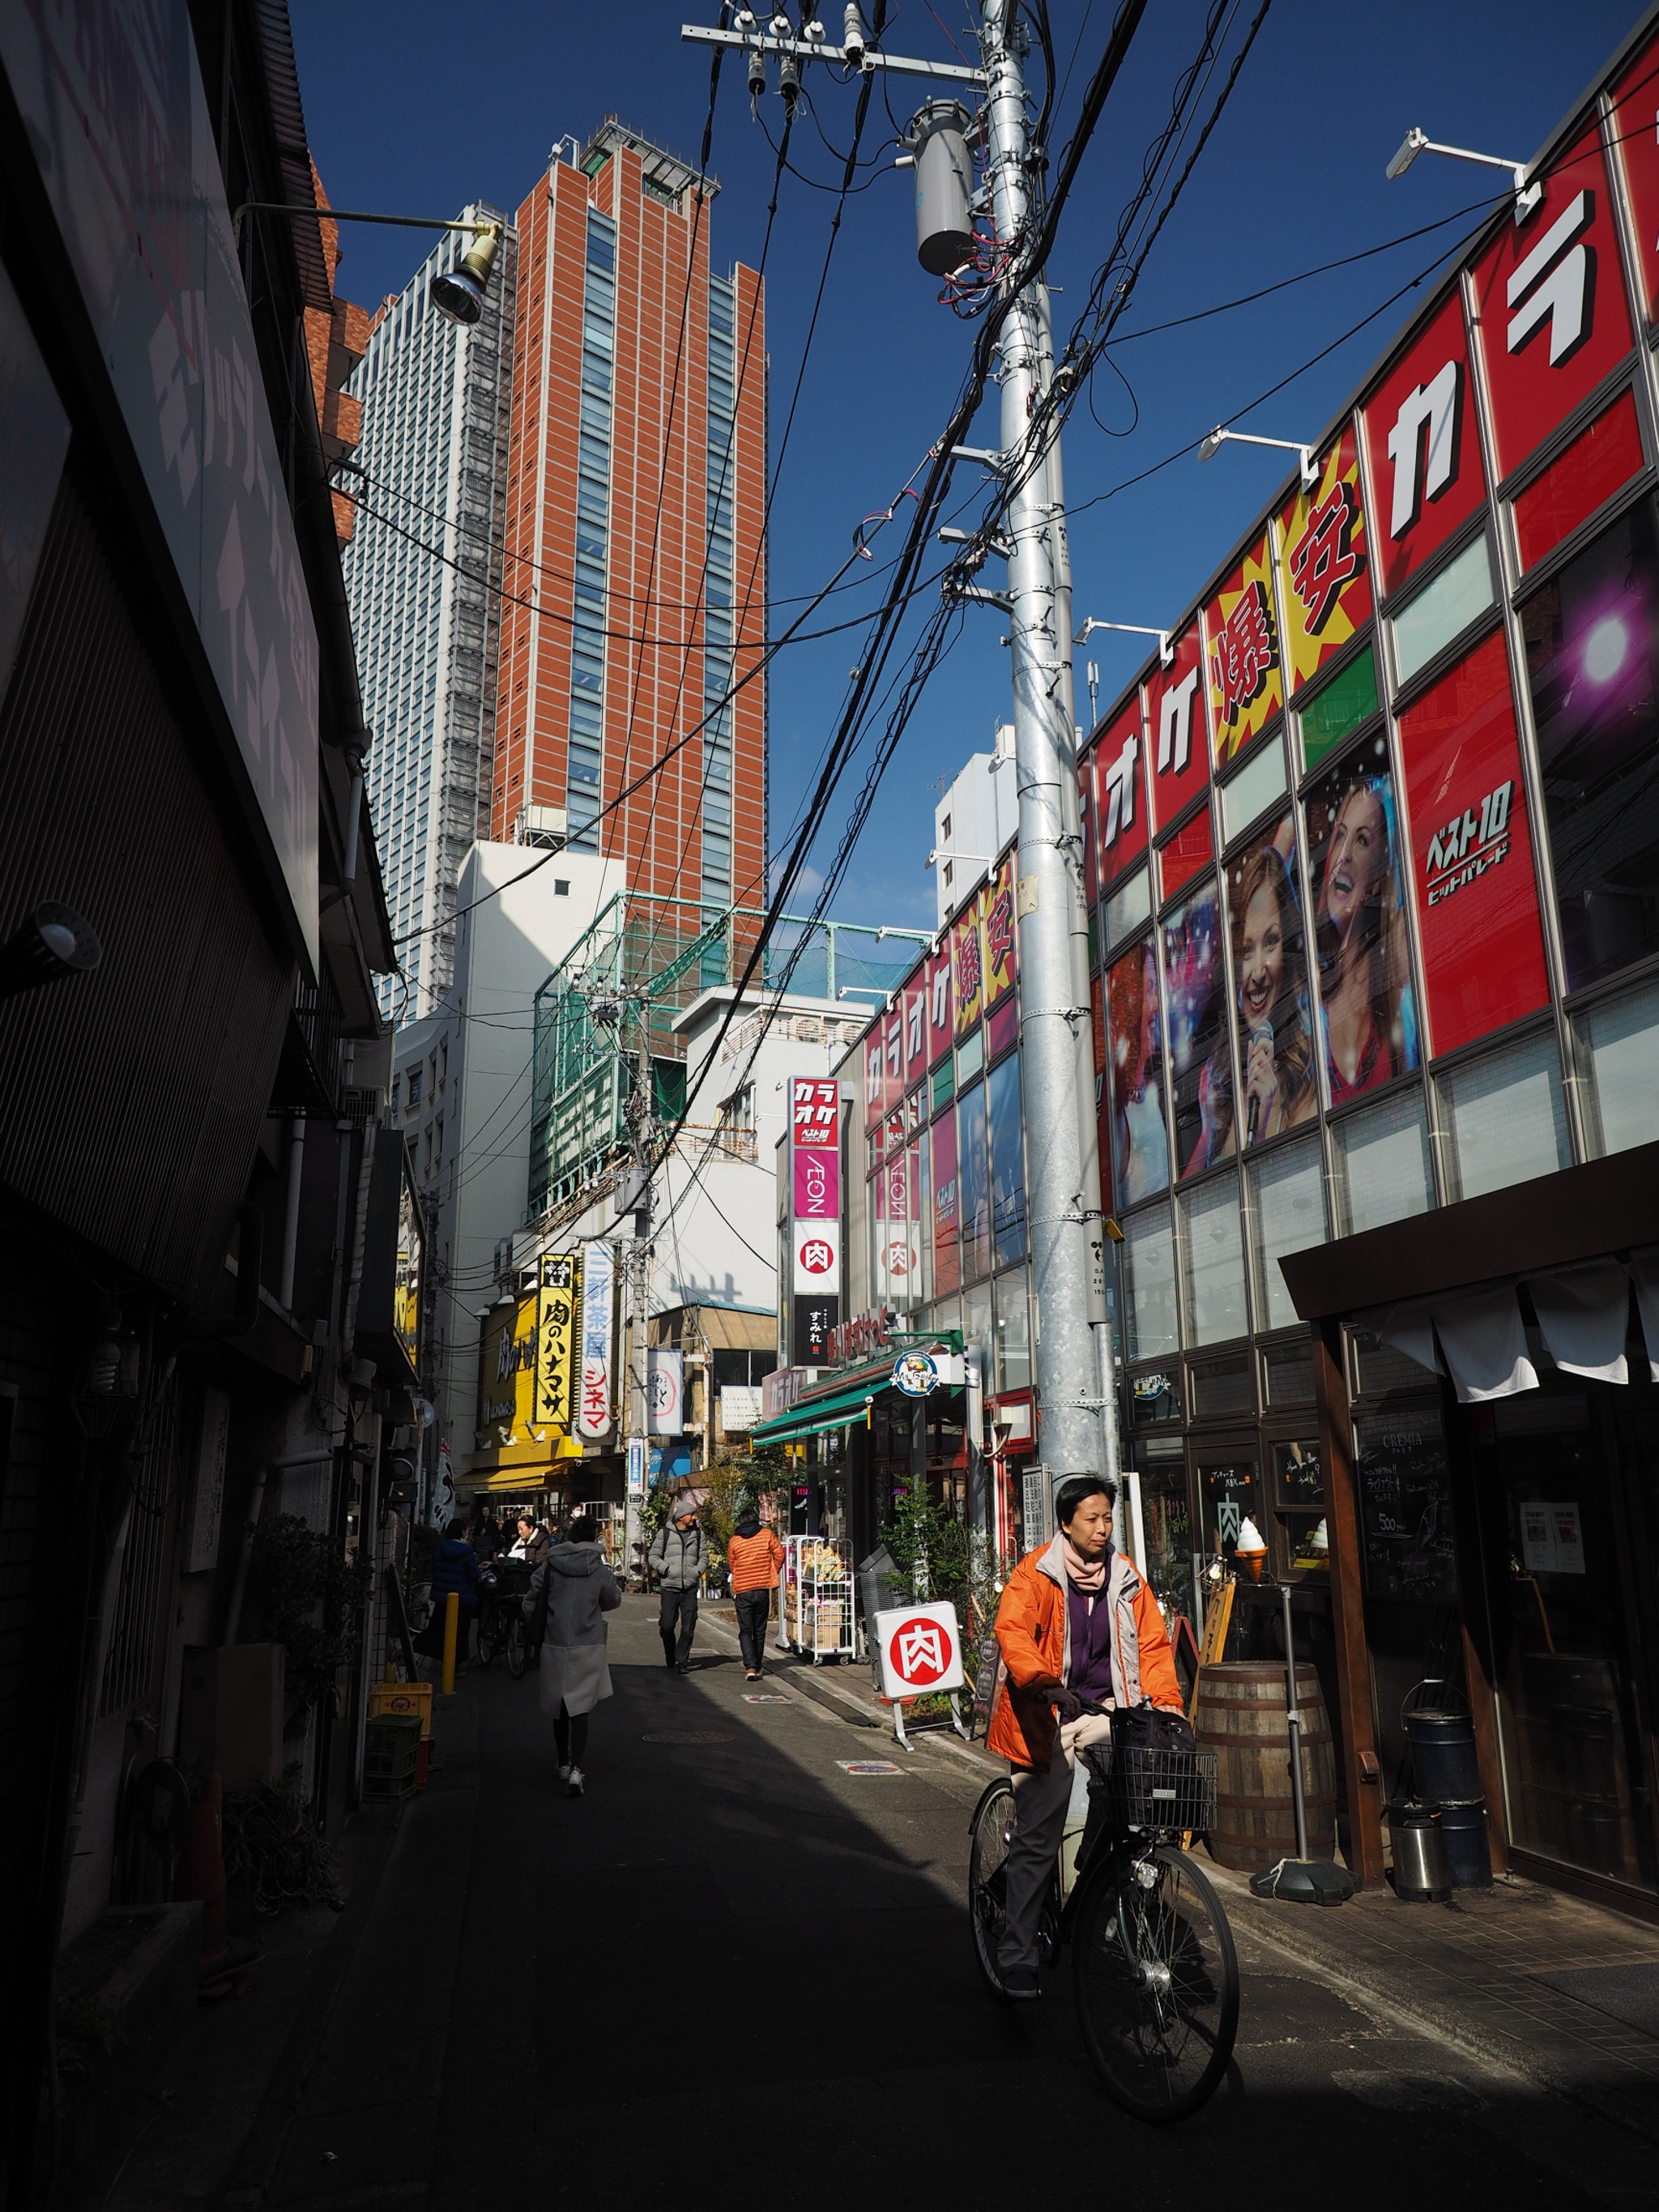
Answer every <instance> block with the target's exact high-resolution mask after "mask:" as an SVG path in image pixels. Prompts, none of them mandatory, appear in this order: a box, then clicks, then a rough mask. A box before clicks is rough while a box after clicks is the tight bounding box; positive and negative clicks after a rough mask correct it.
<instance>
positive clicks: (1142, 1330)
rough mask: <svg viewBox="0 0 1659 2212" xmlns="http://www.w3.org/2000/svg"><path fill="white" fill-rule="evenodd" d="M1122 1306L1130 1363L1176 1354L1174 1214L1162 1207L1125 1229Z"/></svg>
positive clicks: (1141, 1215)
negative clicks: (1125, 1319) (1172, 1225)
mask: <svg viewBox="0 0 1659 2212" xmlns="http://www.w3.org/2000/svg"><path fill="white" fill-rule="evenodd" d="M1123 1279H1124V1304H1125V1305H1126V1306H1127V1310H1128V1311H1127V1319H1128V1327H1127V1330H1126V1332H1125V1334H1127V1338H1128V1346H1127V1355H1126V1356H1127V1358H1130V1359H1158V1358H1163V1357H1164V1354H1165V1353H1167V1352H1174V1351H1176V1350H1177V1349H1178V1347H1179V1345H1180V1341H1181V1339H1180V1332H1179V1330H1178V1329H1177V1328H1176V1287H1175V1235H1174V1231H1173V1230H1172V1228H1171V1226H1170V1210H1169V1208H1168V1206H1158V1207H1157V1208H1156V1209H1155V1210H1154V1211H1153V1212H1150V1213H1138V1214H1136V1215H1135V1216H1134V1218H1133V1219H1132V1220H1130V1221H1127V1222H1125V1224H1124V1225H1123Z"/></svg>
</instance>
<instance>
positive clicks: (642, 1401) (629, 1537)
mask: <svg viewBox="0 0 1659 2212" xmlns="http://www.w3.org/2000/svg"><path fill="white" fill-rule="evenodd" d="M639 1015H640V1046H639V1066H638V1073H637V1074H636V1077H635V1093H634V1100H633V1104H634V1112H633V1114H632V1115H631V1116H630V1119H631V1120H632V1122H633V1131H632V1134H633V1138H634V1148H635V1157H636V1158H637V1159H638V1161H639V1163H640V1168H641V1174H640V1192H639V1202H638V1204H637V1206H635V1211H634V1237H633V1241H632V1243H631V1244H630V1245H629V1269H628V1273H629V1278H630V1279H631V1282H632V1285H633V1301H634V1325H633V1344H632V1348H631V1350H630V1352H629V1361H628V1390H627V1395H626V1397H625V1399H624V1401H623V1498H624V1500H625V1503H624V1505H623V1574H624V1576H626V1575H629V1574H631V1573H632V1572H633V1568H634V1547H635V1544H636V1543H637V1542H638V1541H639V1534H640V1510H641V1500H642V1499H643V1497H644V1494H645V1483H646V1470H647V1467H648V1466H649V1464H650V1455H651V1438H650V1428H651V1422H650V1416H649V1411H648V1406H647V1387H646V1385H647V1370H648V1369H649V1366H650V1354H649V1352H648V1349H647V1344H646V1334H647V1328H646V1325H647V1321H648V1319H649V1316H650V1308H651V1178H650V1175H649V1172H648V1170H647V1168H646V1162H647V1160H648V1158H649V1157H650V1153H649V1150H648V1144H649V1138H650V1133H651V1120H652V1114H651V1108H652V1103H653V1102H652V1096H651V1017H650V1006H649V1003H648V1001H647V1000H646V998H645V997H644V995H643V994H641V999H640V1006H639Z"/></svg>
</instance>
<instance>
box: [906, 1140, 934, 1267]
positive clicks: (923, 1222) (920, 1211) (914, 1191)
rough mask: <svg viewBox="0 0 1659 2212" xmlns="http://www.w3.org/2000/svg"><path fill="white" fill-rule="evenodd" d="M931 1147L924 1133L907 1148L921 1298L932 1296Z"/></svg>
mask: <svg viewBox="0 0 1659 2212" xmlns="http://www.w3.org/2000/svg"><path fill="white" fill-rule="evenodd" d="M932 1149H933V1148H932V1146H930V1145H929V1144H928V1141H927V1133H926V1132H924V1133H923V1134H922V1136H921V1138H920V1139H918V1141H917V1142H916V1143H915V1144H913V1145H912V1146H911V1147H910V1197H911V1204H912V1206H913V1208H914V1210H915V1222H916V1236H915V1246H916V1268H917V1276H918V1279H917V1283H916V1288H915V1296H916V1297H921V1298H931V1297H933V1237H931V1235H930V1234H929V1233H928V1232H929V1225H930V1224H931V1223H932V1221H933V1188H932V1186H933V1177H932V1176H930V1175H929V1173H928V1167H929V1159H930V1154H931V1152H932Z"/></svg>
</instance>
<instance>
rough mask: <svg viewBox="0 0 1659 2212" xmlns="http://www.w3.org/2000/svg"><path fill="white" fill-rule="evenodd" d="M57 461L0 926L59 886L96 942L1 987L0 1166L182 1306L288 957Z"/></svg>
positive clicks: (277, 1021)
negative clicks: (18, 985)
mask: <svg viewBox="0 0 1659 2212" xmlns="http://www.w3.org/2000/svg"><path fill="white" fill-rule="evenodd" d="M76 459H77V456H76V453H71V456H70V470H69V472H68V474H67V475H66V477H65V479H64V483H63V485H62V487H61V489H60V490H59V493H58V503H57V506H56V507H55V509H54V511H53V514H52V524H51V527H50V530H49V532H48V534H47V540H46V549H45V551H44V553H43V555H42V556H41V562H40V570H39V572H38V574H37V575H36V578H35V583H34V590H33V598H32V600H31V603H30V607H29V614H28V619H27V623H26V625H25V629H24V632H23V637H22V641H21V646H20V647H19V651H18V656H17V661H16V665H15V670H14V672H13V676H12V681H11V684H10V686H9V690H8V691H7V694H6V697H5V701H4V703H3V708H0V792H3V793H4V801H3V807H4V827H3V836H0V937H4V936H9V934H10V933H11V932H12V931H13V930H14V929H15V927H17V926H18V924H19V922H20V921H21V920H22V919H23V917H24V916H25V915H27V913H28V912H29V910H30V909H31V908H33V906H34V904H35V903H36V902H38V901H39V900H40V899H43V898H52V899H63V900H65V901H67V902H68V903H69V904H70V906H72V907H75V908H77V909H78V910H79V911H80V912H81V913H82V914H84V915H86V917H87V918H88V921H90V922H91V923H92V925H93V927H94V929H95V930H96V931H97V933H98V935H99V937H100V939H101V941H102V944H103V948H104V959H103V964H102V966H101V967H100V969H98V970H97V971H96V973H95V974H94V975H82V976H74V977H71V978H70V979H69V980H68V981H64V982H60V983H54V984H52V985H51V986H50V987H46V988H44V989H41V990H38V991H33V992H30V993H28V994H26V995H24V996H23V997H21V998H17V999H14V1000H9V1001H8V1002H4V1003H0V1069H3V1070H4V1071H5V1081H4V1084H3V1085H0V1182H3V1183H5V1184H7V1185H9V1187H10V1188H12V1189H13V1190H15V1192H16V1193H18V1194H19V1195H21V1197H23V1198H26V1199H27V1200H31V1201H32V1202H33V1204H34V1205H36V1206H40V1207H41V1208H42V1209H43V1210H44V1211H45V1212H47V1213H49V1214H51V1215H52V1216H53V1217H55V1218H57V1219H58V1220H59V1221H62V1222H64V1224H66V1225H68V1226H69V1227H70V1228H71V1229H73V1230H75V1231H77V1232H78V1233H79V1234H80V1235H81V1236H82V1237H85V1238H86V1239H87V1240H88V1242H89V1243H91V1244H93V1245H94V1246H95V1247H97V1248H99V1249H101V1250H103V1251H105V1252H107V1253H109V1254H111V1255H112V1256H114V1257H115V1258H116V1259H118V1260H119V1261H122V1262H123V1263H124V1264H125V1266H127V1267H131V1268H132V1269H134V1270H135V1271H137V1273H140V1274H143V1275H145V1276H148V1277H149V1278H150V1279H152V1280H154V1281H155V1282H156V1283H158V1284H161V1285H163V1286H164V1287H166V1288H167V1289H168V1290H171V1291H174V1292H176V1293H177V1294H178V1295H179V1296H180V1297H185V1298H186V1299H188V1300H190V1301H191V1302H192V1303H196V1302H199V1301H200V1300H202V1299H203V1298H204V1297H206V1296H208V1295H209V1294H210V1292H211V1291H212V1290H213V1289H214V1288H215V1287H216V1284H217V1281H218V1277H219V1274H220V1271H221V1267H222V1256H223V1254H224V1250H225V1245H226V1240H227V1238H228V1235H229V1232H230V1229H231V1226H232V1224H233V1221H234V1216H235V1212H236V1208H237V1206H238V1204H239V1202H240V1199H241V1196H242V1194H243V1191H244V1189H245V1188H246V1182H247V1177H248V1173H249V1169H250V1165H251V1163H252V1156H253V1150H254V1146H255V1143H256V1141H257V1138H258V1129H259V1125H260V1121H261V1120H262V1118H263V1116H264V1111H265V1108H266V1104H267V1103H268V1101H269V1098H270V1086H271V1083H272V1080H273V1078H274V1076H275V1073H276V1062H277V1058H278V1055H279V1054H280V1051H281V1047H282V1037H283V1023H284V1019H285V1018H286V1014H287V1011H288V1008H289V1006H290V1004H291V1003H292V1000H293V984H294V971H293V968H292V966H291V963H290V962H289V958H288V957H287V956H286V955H285V954H279V953H278V952H276V951H274V950H273V949H272V946H271V944H270V940H269V939H268V938H267V937H266V935H265V933H264V928H263V927H262V926H261V922H260V920H259V917H258V913H257V912H256V909H255V908H254V905H253V902H252V898H251V897H250V896H249V893H248V891H247V890H246V886H245V884H244V880H243V876H242V872H241V870H240V867H239V866H238V863H237V860H236V856H235V854H234V849H233V847H232V843H231V841H230V839H229V838H228V836H227V834H226V831H225V829H224V828H223V826H222V823H221V820H220V817H219V816H218V814H217V813H216V811H215V809H214V807H213V805H211V803H210V799H209V795H208V793H207V790H206V789H205V787H204V783H203V781H202V778H201V775H199V773H198V771H197V765H196V763H195V761H194V760H193V759H192V757H191V751H190V750H189V748H188V747H187V745H186V743H185V734H184V732H183V731H182V730H181V728H180V726H179V722H178V720H177V719H176V718H175V715H174V714H173V709H172V706H171V704H170V702H169V700H168V697H167V694H166V692H165V691H164V689H163V686H162V684H161V680H160V677H159V674H158V671H157V670H156V668H155V665H154V663H153V661H152V659H151V653H150V650H149V647H148V646H147V643H146V641H144V640H143V638H141V636H140V635H139V632H138V629H137V625H136V624H135V622H134V620H133V617H132V615H131V611H130V610H129V608H128V606H127V605H126V603H125V599H123V597H122V594H121V592H119V590H118V587H117V585H116V581H115V575H114V572H113V570H112V566H111V563H110V561H109V559H108V557H107V556H106V552H105V550H104V548H103V545H102V544H100V538H99V533H98V531H97V528H96V526H95V525H94V520H93V517H92V514H91V513H90V511H89V508H88V503H87V501H86V500H85V498H84V497H83V495H82V490H81V489H80V488H79V486H78V484H77V482H76ZM251 866H252V864H251V863H250V868H251Z"/></svg>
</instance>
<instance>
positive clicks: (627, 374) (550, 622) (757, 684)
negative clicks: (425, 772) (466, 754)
mask: <svg viewBox="0 0 1659 2212" xmlns="http://www.w3.org/2000/svg"><path fill="white" fill-rule="evenodd" d="M562 143H563V144H565V145H567V146H568V145H569V144H570V143H571V142H570V141H568V140H567V141H564V142H562ZM555 152H556V155H557V152H558V149H555ZM699 185H700V180H699V179H698V176H697V173H696V170H695V169H693V168H691V167H689V166H688V165H687V164H686V163H685V162H684V161H679V160H678V159H677V158H676V157H675V156H674V155H671V154H668V153H665V151H664V150H663V149H661V148H660V147H657V146H653V145H651V144H649V143H647V141H645V140H644V139H642V138H641V137H637V136H636V135H635V133H634V132H632V131H628V130H625V129H623V127H622V126H621V125H619V124H617V121H616V120H615V118H609V119H607V121H606V122H605V124H604V125H602V126H601V127H600V129H599V131H597V132H596V133H595V135H594V137H592V140H591V142H590V143H589V144H588V146H587V148H586V151H585V152H584V154H583V155H582V158H581V161H580V163H577V162H573V161H564V160H560V159H558V158H555V159H554V160H553V161H551V163H550V167H549V169H548V172H547V174H546V176H545V177H544V178H542V179H539V180H538V183H537V185H536V187H535V189H534V191H532V192H531V193H530V195H529V197H527V198H526V200H525V202H524V204H523V205H522V206H521V207H520V209H519V210H518V214H517V217H516V229H517V233H518V239H519V269H518V281H519V306H518V316H517V325H516V330H515V332H514V337H513V415H512V433H511V442H510V447H509V452H508V463H507V548H506V564H505V576H504V580H505V584H506V589H507V595H508V596H507V599H506V601H505V602H504V604H503V606H502V611H501V675H500V690H499V694H498V703H497V713H496V745H495V785H494V792H493V801H492V806H491V822H492V834H493V835H494V836H495V837H497V838H500V839H507V840H512V839H517V840H520V841H523V840H532V841H535V842H540V841H541V840H542V839H543V838H544V837H545V836H551V835H552V834H555V833H556V832H557V831H558V830H559V829H566V830H567V832H568V837H569V842H570V843H571V845H572V846H573V847H574V848H576V849H578V850H581V851H588V852H597V853H599V854H604V855H606V856H608V857H613V858H615V859H617V860H621V861H622V862H623V865H624V866H625V868H626V870H627V875H628V881H629V884H630V886H631V887H632V888H633V889H634V890H636V891H638V892H641V893H643V894H647V895H655V896H684V897H687V898H690V899H693V900H701V901H702V902H704V904H705V905H706V906H708V907H712V908H721V907H724V906H726V905H728V904H730V903H732V902H733V901H736V902H740V903H743V904H750V903H752V902H754V901H755V900H756V899H757V897H759V896H760V895H761V894H762V892H763V889H764V884H763V872H764V867H765V855H764V849H763V848H764V834H763V823H764V805H765V798H764V793H765V733H766V705H765V689H764V687H765V678H764V676H763V675H760V676H757V677H755V678H754V679H753V680H752V681H751V682H750V684H748V685H747V686H746V687H745V688H744V690H742V691H740V692H739V693H738V696H737V697H736V699H735V700H734V701H733V702H731V703H729V704H727V705H726V706H724V707H720V706H719V705H718V702H720V700H721V699H722V698H723V697H724V696H725V694H726V691H727V690H728V689H729V688H730V685H731V684H732V680H733V670H734V667H735V672H736V676H737V677H738V678H742V677H743V676H744V674H745V673H746V672H747V671H750V670H752V669H753V668H754V667H755V665H756V663H757V659H758V658H759V653H760V649H761V647H762V643H763V638H764V634H765V619H764V616H765V605H766V566H765V544H764V533H763V515H764V509H765V500H766V331H765V313H764V301H763V297H762V287H761V283H760V280H759V278H758V277H757V276H756V275H755V273H754V272H753V271H752V270H748V269H744V268H743V267H741V266H738V267H736V268H734V269H733V270H732V274H731V275H730V276H725V277H721V276H713V275H711V274H710V270H709V216H710V209H709V205H708V202H709V200H710V199H712V197H713V195H714V191H715V190H716V189H717V187H716V186H715V185H714V181H713V180H712V179H706V180H702V187H701V188H702V191H704V193H705V195H706V197H705V200H704V204H703V208H702V217H701V220H700V221H699V219H698V216H697V192H698V190H699ZM688 264H689V265H690V289H689V291H688V289H687V282H686V277H687V268H688ZM683 311H684V337H683V339H682V337H681V329H682V315H683ZM745 346H746V348H747V362H746V367H745V366H744V359H745ZM677 352H678V364H677ZM716 710H717V711H716ZM711 712H713V713H714V720H712V721H711V722H710V724H709V726H708V728H707V729H706V730H705V731H703V732H702V734H701V735H700V736H698V737H696V738H692V739H691V740H690V743H689V744H684V745H683V747H682V749H681V750H678V752H674V753H672V755H671V748H672V747H673V746H674V744H675V743H676V741H677V740H679V739H683V738H685V736H686V734H687V732H690V731H691V730H693V729H695V728H696V726H697V725H698V724H699V723H700V722H702V720H703V718H704V716H705V715H706V714H710V713H711ZM670 755H671V757H670ZM655 763H663V765H662V767H661V770H660V773H659V774H658V775H654V776H653V777H652V778H651V780H650V781H649V782H648V783H647V785H646V786H645V787H644V788H643V789H641V791H639V792H638V793H636V794H635V796H634V797H632V798H631V799H628V800H626V801H625V802H624V803H623V805H620V806H617V807H616V809H615V811H608V810H610V809H611V806H612V803H613V802H614V801H615V800H616V799H617V795H618V793H620V792H621V791H622V790H623V787H625V786H626V785H628V784H629V783H631V782H632V781H635V779H636V778H637V777H638V776H640V775H641V773H642V772H643V771H645V770H647V769H650V768H652V767H653V764H655ZM690 919H692V917H690V916H688V920H689V921H690Z"/></svg>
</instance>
